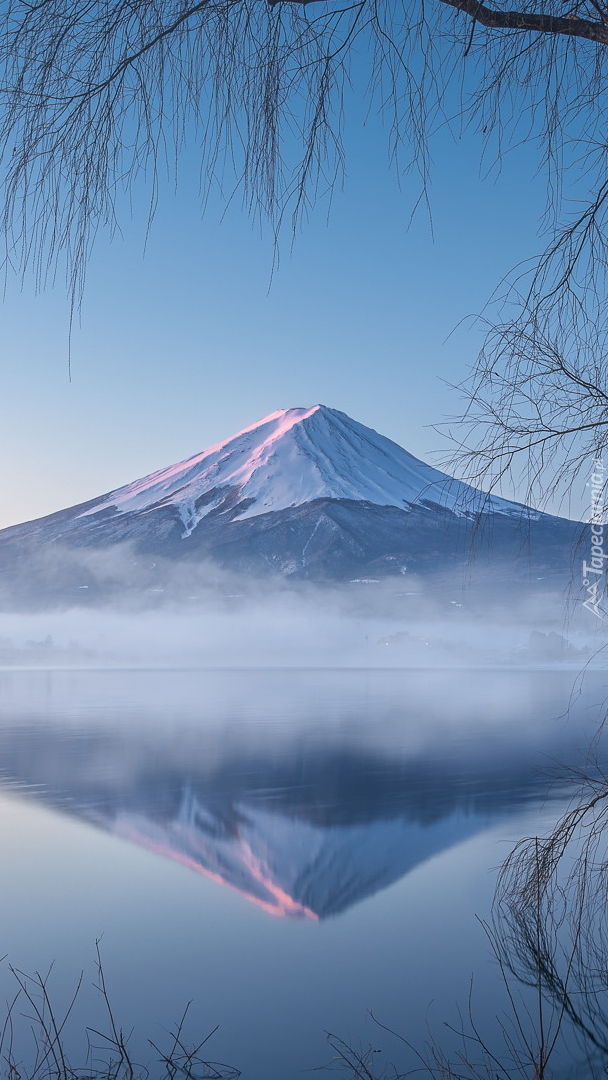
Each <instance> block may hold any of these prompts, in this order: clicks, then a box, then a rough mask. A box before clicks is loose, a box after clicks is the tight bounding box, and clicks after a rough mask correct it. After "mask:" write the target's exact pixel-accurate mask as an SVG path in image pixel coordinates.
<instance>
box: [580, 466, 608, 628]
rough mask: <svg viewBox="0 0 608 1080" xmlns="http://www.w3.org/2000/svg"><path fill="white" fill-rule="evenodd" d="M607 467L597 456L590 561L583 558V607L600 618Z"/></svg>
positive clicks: (592, 496)
mask: <svg viewBox="0 0 608 1080" xmlns="http://www.w3.org/2000/svg"><path fill="white" fill-rule="evenodd" d="M605 471H606V467H605V465H604V462H603V460H602V458H601V457H600V458H595V460H594V462H593V472H592V474H591V481H590V485H589V486H590V488H591V516H590V517H589V518H588V519H587V521H588V524H589V525H590V526H591V550H590V555H589V558H590V561H589V562H587V560H586V558H585V559H583V585H584V586H585V589H586V592H587V599H586V600H585V601H584V603H583V607H584V608H587V611H591V612H592V613H593V615H595V616H596V617H597V618H598V619H603V618H604V616H605V612H603V611H602V609H601V607H600V604H601V602H602V600H603V597H604V592H605V589H606V561H605V560H606V558H608V556H607V555H606V554H605V553H604V528H605V526H604V487H605V478H604V473H605Z"/></svg>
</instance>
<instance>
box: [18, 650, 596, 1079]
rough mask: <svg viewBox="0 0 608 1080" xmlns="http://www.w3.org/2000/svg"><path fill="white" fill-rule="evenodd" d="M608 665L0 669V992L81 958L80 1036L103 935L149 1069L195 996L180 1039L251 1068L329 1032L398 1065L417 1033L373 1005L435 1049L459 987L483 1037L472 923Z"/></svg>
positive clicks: (290, 1068) (487, 955) (550, 806)
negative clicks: (431, 1039)
mask: <svg viewBox="0 0 608 1080" xmlns="http://www.w3.org/2000/svg"><path fill="white" fill-rule="evenodd" d="M606 682H607V678H606V676H605V675H603V674H601V673H588V674H587V676H586V677H585V679H584V680H583V681H582V683H581V680H580V679H579V678H578V676H577V674H576V673H575V672H568V671H560V670H550V671H549V670H548V671H529V670H520V671H518V670H508V669H500V670H468V671H467V670H464V671H441V670H410V671H397V670H381V671H378V670H376V671H372V670H370V671H353V670H350V671H342V670H335V671H334V670H293V671H289V670H281V671H272V670H258V671H251V670H242V671H239V670H231V671H215V672H214V671H158V670H157V671H145V670H92V671H84V670H81V671H25V670H14V671H11V670H4V671H2V672H0V701H1V704H0V859H1V865H2V868H3V873H2V889H1V890H0V915H1V917H0V955H3V954H4V953H6V954H8V960H6V961H5V962H4V963H3V964H2V965H1V968H0V990H1V992H2V995H3V998H7V997H9V996H10V995H11V993H12V988H13V976H11V974H10V971H9V970H8V963H9V962H10V963H12V964H13V965H14V966H15V967H17V968H19V969H21V970H22V971H24V972H28V973H34V972H36V971H38V972H42V973H46V972H47V970H48V969H49V967H50V965H51V964H53V970H52V973H51V975H50V980H49V987H50V993H51V996H52V997H53V1000H54V1001H56V1003H57V1008H59V1009H60V1008H61V1007H63V1006H64V1005H65V1004H67V1002H68V1000H69V997H70V994H71V992H72V990H73V989H74V987H75V985H76V982H77V980H78V977H79V974H80V972H81V971H84V979H83V989H82V992H81V995H80V997H79V999H78V1001H77V1004H76V1007H75V1010H74V1014H73V1021H74V1034H73V1035H70V1036H69V1038H71V1039H73V1040H74V1046H75V1048H76V1049H75V1053H78V1048H79V1046H80V1044H79V1042H78V1040H79V1039H81V1040H82V1036H81V1035H80V1034H78V1032H79V1031H80V1027H81V1026H84V1025H86V1024H91V1025H92V1026H94V1027H99V1026H101V1025H103V1024H104V1022H105V1020H104V1017H103V1010H102V1006H101V1002H100V1000H99V994H98V993H97V991H95V989H94V988H93V986H92V984H93V983H94V982H95V970H94V958H95V942H96V940H98V939H101V944H100V949H101V955H102V959H103V966H104V972H105V977H106V980H107V984H108V991H109V994H110V997H111V1000H112V1005H113V1008H114V1010H115V1013H116V1015H117V1017H118V1018H119V1020H120V1023H121V1024H122V1025H123V1027H124V1028H125V1030H128V1031H130V1030H131V1029H132V1028H133V1031H134V1033H133V1036H132V1046H133V1048H134V1053H135V1055H136V1056H137V1057H138V1059H141V1060H145V1061H146V1062H148V1064H149V1063H150V1062H154V1060H155V1058H156V1057H157V1056H158V1055H157V1054H156V1053H155V1052H154V1051H152V1050H151V1049H150V1047H149V1045H148V1044H147V1041H146V1040H147V1039H151V1040H152V1041H153V1042H155V1043H157V1044H158V1043H159V1042H162V1041H163V1039H164V1040H165V1041H166V1040H167V1038H168V1036H167V1034H166V1031H167V1029H168V1028H170V1026H171V1024H172V1023H173V1022H174V1021H176V1020H177V1019H178V1018H179V1016H180V1015H181V1013H182V1011H183V1009H184V1007H185V1005H186V1004H187V1003H188V1002H189V1001H191V1002H192V1005H191V1006H190V1010H189V1013H188V1017H187V1021H186V1024H185V1035H186V1036H187V1038H188V1039H190V1040H191V1041H192V1040H194V1039H196V1038H197V1037H198V1038H199V1039H200V1038H202V1037H203V1036H205V1035H206V1034H207V1033H208V1032H210V1031H211V1030H212V1029H214V1028H215V1027H216V1025H219V1028H218V1030H217V1031H216V1033H215V1034H214V1035H213V1037H212V1039H211V1040H210V1042H209V1044H208V1056H209V1057H210V1058H213V1059H214V1060H217V1061H220V1062H226V1063H228V1064H229V1065H232V1066H234V1067H236V1068H238V1069H240V1070H241V1071H242V1075H243V1077H244V1078H246V1080H292V1078H295V1077H298V1076H303V1075H307V1073H308V1071H309V1070H311V1069H315V1068H317V1067H319V1066H322V1065H324V1064H326V1063H329V1062H330V1061H331V1059H332V1056H333V1052H332V1049H331V1047H330V1046H329V1045H328V1042H327V1039H326V1034H325V1033H326V1032H332V1033H334V1034H336V1035H338V1036H340V1037H342V1038H344V1039H346V1040H347V1041H349V1042H350V1043H351V1044H353V1045H357V1046H358V1045H362V1046H366V1045H367V1044H371V1045H372V1046H373V1047H374V1049H375V1050H377V1051H378V1054H377V1058H375V1059H374V1060H375V1061H376V1060H377V1062H380V1061H382V1062H384V1061H385V1060H386V1062H388V1061H391V1060H394V1061H396V1062H397V1063H398V1064H399V1066H400V1067H402V1066H403V1064H404V1063H406V1064H407V1063H408V1062H409V1061H410V1056H409V1051H408V1050H407V1048H406V1047H405V1046H404V1045H403V1044H402V1043H400V1042H399V1040H398V1039H396V1038H394V1037H391V1036H390V1035H389V1034H387V1033H386V1032H385V1031H383V1030H382V1029H381V1028H380V1027H378V1026H377V1025H376V1024H375V1023H374V1021H373V1019H372V1018H371V1017H370V1015H369V1011H370V1010H371V1011H373V1014H374V1016H375V1017H377V1018H378V1020H380V1021H381V1022H382V1024H385V1025H387V1026H388V1027H390V1028H393V1029H395V1030H396V1031H398V1032H399V1033H401V1034H402V1035H403V1036H404V1037H405V1038H406V1039H407V1040H409V1041H411V1042H412V1043H414V1044H415V1045H417V1046H418V1045H419V1046H423V1044H424V1042H425V1040H426V1039H427V1037H428V1033H427V1026H428V1027H430V1030H432V1031H433V1032H434V1033H435V1034H436V1036H437V1038H438V1039H439V1040H440V1041H441V1040H442V1039H444V1038H446V1037H449V1036H446V1035H445V1029H444V1027H443V1022H444V1020H447V1021H449V1022H450V1023H453V1024H456V1025H457V1024H458V1009H459V1008H460V1009H461V1010H463V1011H464V1012H466V1010H467V1001H468V996H469V992H470V989H471V980H472V1000H473V1006H474V1011H475V1017H476V1020H478V1022H479V1023H480V1024H482V1025H486V1026H487V1030H488V1031H490V1032H492V1031H494V1030H495V1026H496V1025H495V1021H494V1017H495V1014H496V1013H497V1012H498V1011H499V1010H500V1009H501V1008H502V1007H503V1005H502V998H501V987H500V979H499V976H498V972H497V969H496V964H495V962H494V961H493V959H492V956H491V952H490V948H489V945H488V941H487V938H486V936H485V934H484V931H483V928H482V927H481V925H480V922H479V919H478V918H477V917H476V916H479V917H480V918H484V917H487V916H488V914H489V911H490V905H491V900H492V895H493V889H494V885H495V871H496V868H497V866H498V865H499V864H500V863H501V861H502V860H503V859H504V857H505V856H506V854H507V853H508V851H509V848H510V846H511V845H512V844H513V842H514V841H515V840H517V839H518V838H520V837H523V836H526V835H530V834H532V835H534V834H536V833H537V832H539V831H543V830H544V829H547V828H549V827H550V825H551V823H552V822H553V821H554V820H555V818H556V817H557V815H558V814H559V813H560V811H561V810H562V809H563V808H564V806H565V805H566V800H567V797H568V791H567V788H568V784H567V782H566V781H565V780H564V777H563V775H562V771H563V770H562V767H563V766H568V765H576V764H577V763H578V762H579V761H580V757H581V754H584V752H585V748H586V746H587V744H588V742H589V740H590V738H591V737H592V735H593V732H594V731H595V729H596V726H597V724H598V721H599V719H600V717H601V716H602V715H603V712H602V709H603V706H602V702H603V700H604V698H605V696H606ZM25 1026H26V1027H27V1024H26V1025H25ZM106 1027H107V1023H106ZM15 1038H16V1040H17V1045H18V1046H20V1043H19V1040H20V1039H21V1038H23V1039H25V1038H26V1035H25V1034H23V1035H21V1034H18V1035H16V1036H15ZM23 1052H24V1053H26V1052H27V1051H26V1050H24V1051H23ZM205 1052H206V1053H207V1048H205ZM378 1067H379V1065H378ZM334 1075H335V1073H334ZM341 1075H347V1073H346V1072H344V1073H342V1074H341Z"/></svg>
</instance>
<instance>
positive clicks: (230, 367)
mask: <svg viewBox="0 0 608 1080" xmlns="http://www.w3.org/2000/svg"><path fill="white" fill-rule="evenodd" d="M480 151H481V146H480V142H479V141H478V140H477V138H476V137H475V136H473V135H467V136H466V138H463V139H460V140H458V141H455V140H454V139H452V138H451V137H450V136H449V135H448V134H447V133H446V132H444V133H443V134H442V135H441V136H440V137H439V138H438V139H437V140H436V141H435V143H434V144H433V155H434V165H433V173H432V185H431V189H430V196H431V207H432V213H433V228H432V230H431V227H430V225H429V220H428V217H427V216H426V215H425V213H424V212H423V211H421V212H419V213H418V215H417V216H416V218H415V219H414V222H413V224H411V225H410V214H411V210H412V206H413V203H414V201H415V198H416V195H417V192H418V187H417V181H416V179H415V177H413V176H412V177H408V176H406V177H405V178H404V179H403V180H402V181H401V183H400V184H399V183H398V181H397V178H396V176H395V173H394V171H392V170H391V168H390V166H389V162H388V153H387V147H386V141H385V138H384V134H383V132H382V130H381V127H380V125H379V124H376V123H375V122H370V123H368V124H367V125H365V126H358V125H357V124H356V123H353V124H351V127H350V130H349V131H348V132H347V176H346V179H345V183H344V186H343V189H342V190H339V191H337V192H336V193H335V196H334V199H333V204H332V207H331V210H330V211H329V213H328V207H327V205H323V204H322V205H320V206H319V207H318V209H317V210H315V211H314V212H313V213H312V214H311V215H310V217H309V220H308V221H307V222H306V223H305V224H304V226H303V228H302V229H301V231H300V232H299V233H298V235H297V237H296V241H295V244H294V245H293V247H292V246H291V242H290V236H289V235H288V234H286V235H285V237H284V239H283V243H282V247H281V249H280V263H279V266H278V268H277V269H276V271H275V273H274V275H273V276H272V280H271V271H272V263H273V244H272V237H271V235H270V230H267V232H266V235H264V234H263V233H262V234H261V233H260V229H259V228H257V227H256V226H255V225H254V224H252V222H251V220H250V218H249V217H248V216H247V214H246V212H245V211H244V210H242V208H241V207H240V206H239V205H237V203H236V202H235V203H233V205H232V206H231V207H230V209H229V210H228V212H227V213H225V214H224V213H223V209H224V206H223V203H222V201H221V199H220V198H219V197H217V198H215V197H214V198H213V199H212V200H211V202H210V205H209V207H208V210H207V213H206V215H205V217H204V218H203V217H202V216H201V212H200V209H199V201H198V197H197V181H196V176H197V169H196V161H195V158H194V156H192V157H191V158H189V159H186V160H185V162H184V163H183V164H182V172H181V179H180V184H179V186H178V189H177V193H175V192H174V190H173V188H172V186H171V185H169V184H168V185H167V187H166V189H163V190H162V191H161V198H160V204H159V209H158V213H157V216H156V219H155V222H154V224H153V226H152V230H151V233H150V236H149V239H148V243H147V247H146V250H145V253H144V232H145V230H144V225H143V222H144V219H145V208H144V207H142V210H141V213H140V212H138V211H137V208H136V212H135V215H134V217H133V218H132V219H131V218H130V217H129V215H128V214H124V215H123V218H122V235H120V236H118V235H117V236H116V237H114V239H113V240H111V241H110V239H109V237H107V236H104V235H100V237H99V239H98V242H97V244H96V246H95V248H94V252H93V257H92V260H91V263H90V266H89V272H88V279H87V286H86V292H85V297H84V303H83V308H82V319H81V324H80V326H79V327H77V329H76V331H75V333H74V340H73V358H72V378H71V381H70V380H69V378H68V365H67V325H68V305H67V301H66V297H65V291H64V290H63V289H62V288H61V285H60V284H58V285H57V286H56V287H55V288H54V289H50V290H47V291H46V292H44V293H42V294H40V295H36V294H35V291H34V288H33V285H32V283H31V282H30V281H29V280H26V282H25V283H24V285H23V288H21V287H20V286H19V284H18V283H17V282H15V281H9V283H8V287H7V293H6V297H5V300H4V304H3V309H2V320H1V326H0V355H1V356H2V365H1V372H2V374H1V379H2V386H1V392H0V450H1V453H2V461H3V465H4V467H3V469H2V473H1V481H0V484H1V486H0V526H6V525H10V524H13V523H15V522H18V521H22V520H26V519H29V518H32V517H36V516H39V515H42V514H46V513H49V512H51V511H53V510H57V509H61V508H62V507H64V506H68V505H72V504H74V503H77V502H80V501H82V500H85V499H87V498H90V497H93V496H95V495H98V494H101V493H102V492H105V491H108V490H110V489H112V488H114V487H117V486H118V485H120V484H123V483H127V482H129V481H131V480H133V479H135V478H136V477H139V476H142V475H145V474H146V473H148V472H151V471H152V470H154V469H156V468H159V467H162V466H164V465H168V464H170V463H172V462H175V461H179V460H181V459H182V458H185V457H187V456H189V455H191V454H194V453H196V452H197V451H200V450H201V449H203V448H204V447H205V446H207V445H209V444H211V443H214V442H216V441H218V440H220V439H223V438H226V437H228V436H230V435H231V434H233V433H234V432H236V431H237V430H239V429H240V428H242V427H244V426H246V425H248V424H251V423H253V422H254V421H255V420H257V419H259V418H260V417H262V416H264V415H265V414H267V413H269V412H272V411H274V410H275V409H277V408H285V407H289V406H300V405H310V404H315V403H317V402H322V403H323V404H327V405H330V406H332V407H335V408H338V409H342V410H343V411H345V412H347V413H349V414H350V415H351V416H353V417H355V419H357V420H359V421H360V422H362V423H364V424H367V425H369V426H371V427H374V428H376V429H377V430H379V431H381V432H382V433H383V434H385V435H387V436H389V437H390V438H393V439H395V440H396V441H397V442H399V443H400V444H401V445H403V446H405V447H406V449H408V450H409V451H410V452H412V453H413V454H416V455H417V456H419V457H423V458H426V459H427V460H430V461H431V462H433V463H434V464H437V463H438V461H439V458H438V457H437V456H436V455H437V454H439V455H440V456H441V455H444V456H447V455H448V454H449V452H450V448H449V445H448V444H447V443H445V441H444V440H443V439H442V437H441V436H440V435H439V434H437V432H436V431H434V430H433V425H435V424H438V423H441V421H442V420H443V419H444V418H445V417H446V416H447V415H451V414H454V413H457V412H458V411H459V409H460V408H461V407H462V403H461V400H460V399H459V396H458V394H457V393H455V392H454V391H453V390H451V389H449V387H448V386H447V385H446V381H447V382H452V383H457V382H459V381H460V380H461V379H463V378H464V377H465V375H466V373H467V370H468V367H469V365H470V364H471V363H472V361H473V360H474V358H475V355H476V352H477V349H478V347H479V343H480V337H479V332H478V331H477V330H475V329H474V327H472V326H471V325H470V324H467V323H465V324H463V325H459V324H461V321H462V320H463V319H464V318H465V317H466V316H467V315H469V314H470V313H474V312H476V311H479V310H480V309H481V308H482V306H483V304H484V303H485V302H486V301H487V300H488V298H489V296H490V294H491V292H492V290H493V289H494V287H495V286H496V285H497V284H498V283H499V281H500V279H501V277H502V276H503V275H504V274H505V273H506V272H508V271H509V270H510V269H511V268H512V267H513V265H514V264H516V263H518V262H519V261H520V260H522V259H525V258H526V257H528V256H530V255H532V254H534V253H535V252H536V251H537V250H538V248H539V246H540V241H539V239H538V235H537V229H538V221H539V218H540V214H541V211H542V207H543V203H544V184H543V181H542V178H539V177H535V167H536V163H537V162H536V156H535V154H534V152H533V148H531V147H529V146H525V145H524V146H522V147H520V148H519V149H518V150H517V151H514V152H512V153H511V154H509V155H508V156H507V158H506V160H505V161H504V162H503V166H502V170H501V172H500V174H499V175H496V174H495V173H492V174H491V175H490V176H486V177H484V176H482V175H480V164H479V161H480ZM585 479H586V478H581V488H583V487H584V481H585Z"/></svg>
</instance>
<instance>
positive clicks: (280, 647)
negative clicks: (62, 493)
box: [0, 553, 607, 669]
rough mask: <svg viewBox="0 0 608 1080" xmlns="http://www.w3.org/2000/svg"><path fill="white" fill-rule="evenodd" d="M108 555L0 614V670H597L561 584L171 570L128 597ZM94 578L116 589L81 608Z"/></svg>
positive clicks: (593, 629) (206, 567)
mask: <svg viewBox="0 0 608 1080" xmlns="http://www.w3.org/2000/svg"><path fill="white" fill-rule="evenodd" d="M115 554H116V553H114V557H113V559H112V560H110V559H109V556H107V555H104V556H99V555H98V554H97V553H96V554H95V555H93V556H91V557H89V556H88V555H87V556H86V566H87V572H88V573H89V575H94V574H97V577H96V578H95V581H96V582H97V585H95V584H94V583H92V580H93V579H92V578H90V581H89V585H83V586H79V587H78V588H79V589H80V596H79V597H78V600H75V599H74V600H70V602H68V603H65V602H64V603H63V605H62V606H61V607H60V606H59V605H57V606H56V607H55V608H52V607H51V608H49V607H48V604H46V603H45V604H42V605H41V607H42V608H46V610H38V611H36V610H32V605H28V607H30V610H26V611H18V610H4V611H3V612H0V667H4V668H7V667H8V668H10V667H13V666H15V667H21V666H26V667H42V668H45V667H96V666H100V667H112V666H127V667H128V666H143V667H146V666H152V667H169V668H170V667H194V668H222V667H328V668H331V667H347V668H349V667H352V668H358V667H364V668H387V667H420V666H437V667H458V666H495V665H504V666H516V667H520V666H524V667H525V666H531V667H545V666H549V667H551V666H569V667H574V668H578V669H581V668H583V667H585V666H587V665H592V666H594V667H596V666H600V667H603V666H605V664H606V655H607V654H606V653H605V650H604V644H605V640H606V638H605V630H604V624H603V621H602V620H601V619H598V618H596V617H594V615H593V614H592V613H591V612H589V611H588V610H584V609H583V608H582V602H581V599H580V598H579V597H578V596H576V595H574V593H573V591H572V590H570V589H569V588H568V587H567V585H566V586H561V587H558V586H557V585H556V584H555V582H552V581H551V580H548V581H547V582H544V581H543V580H542V579H538V578H537V579H535V580H534V581H529V582H526V581H525V580H522V579H520V580H517V581H513V580H511V579H510V578H511V576H512V575H510V572H509V568H505V569H504V570H502V571H501V570H500V568H497V569H496V572H495V573H485V574H483V575H482V574H480V573H476V571H475V566H474V564H471V566H469V567H468V568H467V569H466V571H464V572H462V573H458V574H452V575H440V574H437V575H435V576H433V577H432V578H425V579H422V578H419V577H416V576H414V575H410V574H399V575H397V576H395V577H384V578H378V579H376V578H362V579H354V580H351V581H347V582H343V583H338V584H337V583H332V582H328V583H325V584H322V585H321V584H313V583H310V582H294V581H293V580H291V581H290V580H289V579H288V578H284V577H279V576H275V577H271V576H269V577H267V578H264V579H261V578H257V579H253V578H251V576H246V575H242V574H237V573H233V572H229V571H226V570H223V569H220V568H218V567H217V566H213V565H211V564H209V563H206V564H196V565H194V564H192V563H188V564H186V563H181V564H177V565H175V566H172V567H165V568H164V570H165V572H164V575H163V584H162V585H156V586H149V585H146V587H145V588H142V589H140V590H136V589H133V588H129V589H127V588H123V589H121V588H119V587H118V583H119V580H120V575H119V569H118V568H117V564H116V558H115ZM123 554H124V553H123ZM84 558H85V556H84V555H83V559H84ZM125 558H126V556H125ZM83 565H84V563H83ZM150 568H151V569H153V570H156V569H157V566H156V564H153V563H150ZM104 573H106V574H110V573H111V574H112V575H113V581H114V582H115V587H113V588H112V590H110V593H109V594H108V592H107V591H106V593H105V594H104V595H105V599H104V600H103V601H101V600H98V601H97V602H93V594H94V593H95V592H96V590H97V591H99V587H100V582H101V583H103V575H104Z"/></svg>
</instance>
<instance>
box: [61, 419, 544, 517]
mask: <svg viewBox="0 0 608 1080" xmlns="http://www.w3.org/2000/svg"><path fill="white" fill-rule="evenodd" d="M316 499H349V500H355V501H357V502H367V503H373V504H375V505H377V506H396V507H399V508H400V509H402V510H403V509H405V510H408V509H410V508H411V507H414V506H421V505H427V506H428V505H429V504H434V505H436V506H439V507H442V508H444V509H446V510H450V511H452V512H453V513H456V514H462V515H467V516H468V515H470V514H478V513H480V512H486V513H494V514H502V515H507V516H509V517H513V516H516V517H521V516H522V515H524V514H525V515H527V516H529V515H530V514H531V512H530V511H529V509H528V508H526V507H524V506H521V505H520V504H518V503H512V502H508V501H507V500H505V499H501V498H498V497H496V496H493V495H486V494H484V493H483V492H481V491H478V490H477V489H475V488H472V487H470V486H469V485H467V484H465V483H462V482H461V481H458V480H454V479H452V478H451V477H450V476H448V475H447V474H446V473H443V472H440V471H438V470H437V469H433V468H431V466H429V465H427V464H425V463H424V462H423V461H420V460H419V459H418V458H415V457H413V456H412V454H409V453H408V452H407V451H406V450H404V449H403V448H402V447H400V446H398V445H397V443H394V442H392V441H391V440H390V439H387V438H385V436H383V435H379V434H378V433H377V432H376V431H374V430H372V428H368V427H364V425H363V424H359V423H357V421H356V420H351V418H350V417H349V416H347V415H346V414H345V413H342V412H339V411H338V410H337V409H330V408H328V407H327V406H325V405H314V406H312V408H307V409H304V408H298V409H283V410H281V411H279V412H274V413H271V414H270V415H269V416H266V417H264V419H263V420H260V421H258V423H257V424H252V426H251V427H248V428H245V429H244V430H243V431H240V432H239V433H238V434H237V435H233V436H232V438H230V439H226V440H225V441H224V442H221V443H217V444H216V445H215V446H210V447H209V448H208V449H207V450H203V451H202V453H199V454H196V455H195V456H194V457H191V458H188V459H187V460H186V461H182V462H180V463H179V464H177V465H171V466H169V468H166V469H161V470H159V471H158V472H155V473H151V474H150V475H149V476H145V477H144V478H143V479H141V480H136V481H135V482H134V483H132V484H127V485H126V486H125V487H122V488H118V489H117V490H116V491H112V492H110V493H109V494H108V495H107V496H105V497H104V498H103V499H102V501H101V502H97V503H96V505H95V507H94V508H92V509H89V510H87V511H85V512H84V514H83V515H82V516H87V515H90V514H97V513H99V512H100V511H102V510H111V509H112V508H114V509H115V510H116V511H118V512H120V513H133V512H141V511H146V510H147V509H151V508H152V507H154V506H159V505H173V506H175V508H176V509H177V510H178V512H179V514H180V517H181V519H182V521H183V524H184V536H187V535H189V534H190V533H191V532H192V531H193V530H194V529H195V528H196V526H197V524H198V522H199V521H200V520H201V519H202V518H204V517H205V516H206V515H207V514H209V513H210V512H211V511H212V510H219V511H220V512H221V511H222V508H224V509H226V510H230V512H231V514H232V516H235V515H236V516H238V518H239V519H243V518H251V517H256V516H259V515H260V514H266V513H270V512H273V511H277V510H285V509H287V508H289V507H295V506H301V505H303V504H305V503H310V502H313V501H314V500H316ZM533 516H537V515H533Z"/></svg>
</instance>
